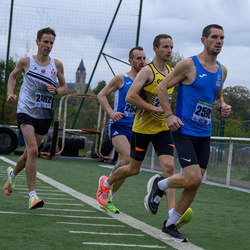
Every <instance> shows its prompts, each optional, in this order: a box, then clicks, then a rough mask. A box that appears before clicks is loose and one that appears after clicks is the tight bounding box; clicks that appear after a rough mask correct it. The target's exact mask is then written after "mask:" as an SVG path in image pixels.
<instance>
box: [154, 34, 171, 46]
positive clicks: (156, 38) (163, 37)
mask: <svg viewBox="0 0 250 250" xmlns="http://www.w3.org/2000/svg"><path fill="white" fill-rule="evenodd" d="M168 38H170V39H171V40H173V39H172V37H171V36H170V35H167V34H160V35H158V36H156V37H155V39H154V41H153V46H155V47H157V48H159V46H160V40H161V39H168Z"/></svg>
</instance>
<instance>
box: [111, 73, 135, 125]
mask: <svg viewBox="0 0 250 250" xmlns="http://www.w3.org/2000/svg"><path fill="white" fill-rule="evenodd" d="M123 75H124V84H123V86H122V87H121V88H120V89H117V90H116V91H115V92H114V106H113V110H114V111H116V112H121V113H130V112H131V109H133V110H134V112H133V113H134V114H135V109H136V108H135V106H133V105H131V104H129V103H127V102H126V101H125V99H126V95H127V93H128V90H129V88H130V86H131V85H132V83H133V80H132V79H131V78H130V77H129V76H128V75H127V74H123ZM109 122H110V123H111V124H112V123H114V121H112V119H110V121H109ZM133 122H134V116H133V117H129V116H126V115H123V117H122V119H120V120H119V121H117V122H116V123H117V124H124V125H126V126H131V128H132V125H133Z"/></svg>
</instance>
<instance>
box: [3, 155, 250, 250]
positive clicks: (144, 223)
mask: <svg viewBox="0 0 250 250" xmlns="http://www.w3.org/2000/svg"><path fill="white" fill-rule="evenodd" d="M5 157H6V156H5ZM7 158H8V159H10V160H11V161H16V160H17V156H7ZM10 165H11V164H10V163H6V162H5V161H3V160H1V159H0V180H1V183H2V184H1V185H2V186H3V184H4V182H5V170H6V168H7V167H8V166H10ZM100 165H107V166H108V165H109V164H106V163H102V162H101V163H100V162H87V161H66V160H59V159H53V160H51V161H49V160H45V159H41V158H39V159H38V163H37V170H38V173H39V174H38V177H39V178H37V193H38V196H39V197H41V198H43V199H44V201H45V206H44V208H42V209H37V210H32V211H30V210H28V198H27V186H26V180H25V173H24V172H22V173H20V175H19V176H18V177H17V178H18V179H17V181H16V190H15V192H14V194H13V195H11V196H6V195H5V194H4V193H3V192H2V193H1V194H0V222H1V224H0V225H1V227H0V230H1V234H0V249H1V250H12V249H24V250H29V249H53V250H57V249H58V250H59V249H109V250H113V249H118V248H120V249H149V248H151V249H185V250H186V249H199V248H200V249H201V248H203V249H208V250H209V249H211V250H217V249H218V250H220V249H225V250H231V249H232V250H233V249H239V250H243V249H249V248H250V239H249V231H250V226H249V225H250V218H249V216H248V212H249V210H250V194H249V193H244V192H240V191H235V190H231V189H227V188H222V187H216V186H210V185H206V184H202V185H201V187H200V189H199V192H198V194H197V196H196V199H195V201H194V202H193V204H192V209H193V211H194V218H193V220H192V221H191V222H190V223H189V224H187V225H185V226H184V227H182V228H181V229H180V232H181V233H183V234H184V235H186V236H187V237H188V239H189V241H190V244H192V245H190V244H189V243H188V244H186V243H178V244H177V243H175V244H171V245H168V242H164V241H162V240H160V239H159V235H158V233H159V231H160V230H161V228H162V224H163V221H164V220H165V219H166V218H167V211H166V204H165V201H164V200H162V201H161V205H160V207H159V211H158V213H157V214H156V215H151V214H149V213H148V212H147V211H146V210H145V208H144V205H143V198H144V196H145V195H146V184H147V181H148V179H149V178H150V177H151V176H152V175H153V174H152V173H150V172H146V171H141V173H140V174H139V175H137V176H134V177H130V178H128V179H127V180H126V182H125V184H124V186H123V187H122V188H121V190H120V192H119V193H117V195H116V196H115V202H116V206H117V207H118V208H119V209H120V210H121V211H122V213H121V214H116V215H113V214H111V215H110V214H107V213H106V212H104V211H103V210H101V209H100V208H99V205H98V203H97V201H95V193H96V189H97V183H98V179H99V177H100V176H101V175H108V174H109V172H110V169H108V168H104V167H101V166H100ZM179 192H180V190H178V191H177V193H179ZM111 243H112V244H111Z"/></svg>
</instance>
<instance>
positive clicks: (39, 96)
mask: <svg viewBox="0 0 250 250" xmlns="http://www.w3.org/2000/svg"><path fill="white" fill-rule="evenodd" d="M52 100H53V95H52V94H50V93H49V92H46V91H43V90H39V89H38V90H36V93H35V107H37V108H47V109H51V108H52Z"/></svg>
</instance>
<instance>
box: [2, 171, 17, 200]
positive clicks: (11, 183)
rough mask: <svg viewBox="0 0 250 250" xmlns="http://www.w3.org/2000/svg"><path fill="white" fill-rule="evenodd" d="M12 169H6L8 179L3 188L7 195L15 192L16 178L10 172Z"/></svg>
mask: <svg viewBox="0 0 250 250" xmlns="http://www.w3.org/2000/svg"><path fill="white" fill-rule="evenodd" d="M12 171H13V168H12V167H8V168H7V170H6V176H7V181H6V183H5V184H4V186H3V190H4V193H5V194H7V195H11V194H13V192H14V187H15V180H16V178H12V177H10V174H11V172H12Z"/></svg>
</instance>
